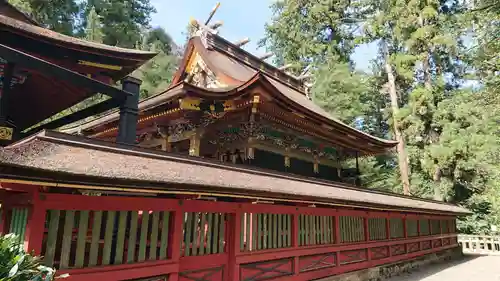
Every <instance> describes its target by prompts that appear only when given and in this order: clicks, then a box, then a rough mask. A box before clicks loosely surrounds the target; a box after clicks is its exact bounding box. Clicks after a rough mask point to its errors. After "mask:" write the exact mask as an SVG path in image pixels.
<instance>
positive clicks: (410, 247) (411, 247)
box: [406, 242, 420, 253]
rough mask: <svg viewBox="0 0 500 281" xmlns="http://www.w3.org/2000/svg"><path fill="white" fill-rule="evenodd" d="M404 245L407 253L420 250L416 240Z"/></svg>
mask: <svg viewBox="0 0 500 281" xmlns="http://www.w3.org/2000/svg"><path fill="white" fill-rule="evenodd" d="M406 247H407V249H408V253H413V252H418V251H419V250H420V244H419V243H418V242H415V243H408V245H406Z"/></svg>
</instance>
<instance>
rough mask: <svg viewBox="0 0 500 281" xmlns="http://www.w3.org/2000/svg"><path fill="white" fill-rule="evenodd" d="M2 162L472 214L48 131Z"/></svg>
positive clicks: (6, 168) (170, 187) (40, 176)
mask: <svg viewBox="0 0 500 281" xmlns="http://www.w3.org/2000/svg"><path fill="white" fill-rule="evenodd" d="M0 167H2V169H0V180H1V179H20V180H31V181H45V182H47V181H50V182H53V183H59V184H60V185H61V186H64V184H69V185H71V184H76V183H78V184H80V186H81V185H82V184H83V185H92V184H93V185H95V186H108V187H112V186H115V187H128V188H131V187H137V188H138V187H142V188H144V187H146V186H147V187H150V188H151V189H156V190H158V192H172V193H175V192H177V193H182V192H197V193H201V194H209V193H212V194H218V196H228V197H232V196H233V197H234V196H240V197H241V196H246V197H248V198H266V199H269V200H277V201H279V200H282V201H296V202H308V203H315V204H327V205H344V206H345V205H347V206H350V207H360V208H374V209H382V210H402V211H409V212H428V213H443V214H446V213H447V214H468V213H469V211H468V210H466V209H464V208H462V207H458V206H456V205H452V204H447V203H442V202H438V201H432V200H424V199H418V198H412V197H408V196H402V195H396V194H391V193H386V192H378V191H372V190H366V189H361V188H356V187H353V186H350V185H347V184H340V183H331V182H326V181H321V180H316V179H312V178H306V177H297V176H291V175H286V174H280V173H276V172H271V171H267V170H262V169H249V168H244V167H242V166H238V165H228V164H221V163H220V162H215V161H207V160H203V159H200V158H197V157H182V156H177V155H174V154H171V153H165V152H162V151H156V150H149V149H141V148H137V147H135V146H127V145H119V144H114V143H109V142H103V141H97V140H92V139H88V138H84V137H78V136H72V135H67V134H62V133H55V132H45V131H44V132H41V133H39V134H37V135H34V136H32V137H30V138H27V139H25V140H23V141H20V142H18V143H15V144H12V145H10V146H8V147H6V148H2V149H0ZM16 171H22V172H16Z"/></svg>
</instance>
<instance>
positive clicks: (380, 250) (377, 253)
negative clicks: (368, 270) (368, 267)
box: [370, 247, 389, 260]
mask: <svg viewBox="0 0 500 281" xmlns="http://www.w3.org/2000/svg"><path fill="white" fill-rule="evenodd" d="M370 253H371V257H372V260H379V259H383V258H387V257H388V256H389V247H377V248H371V249H370Z"/></svg>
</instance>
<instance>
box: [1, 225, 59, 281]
mask: <svg viewBox="0 0 500 281" xmlns="http://www.w3.org/2000/svg"><path fill="white" fill-rule="evenodd" d="M55 273H56V271H55V269H52V268H49V267H45V266H43V265H42V259H41V257H38V256H33V255H30V254H28V253H26V252H25V251H24V250H23V247H22V245H21V243H19V238H18V237H16V236H15V235H14V234H7V235H3V236H2V235H0V280H1V281H27V280H30V281H38V280H39V281H42V280H44V281H48V280H54V279H55V278H56V277H55ZM64 277H67V275H65V276H59V277H58V278H64Z"/></svg>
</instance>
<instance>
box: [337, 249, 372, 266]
mask: <svg viewBox="0 0 500 281" xmlns="http://www.w3.org/2000/svg"><path fill="white" fill-rule="evenodd" d="M366 260H367V252H366V249H363V250H351V251H342V252H340V254H339V262H340V264H348V263H356V262H362V261H366Z"/></svg>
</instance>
